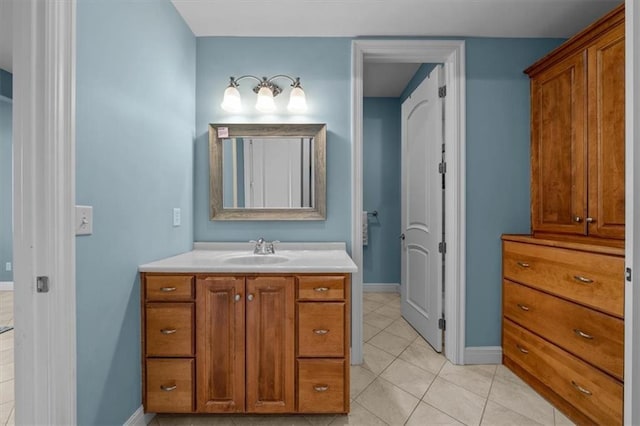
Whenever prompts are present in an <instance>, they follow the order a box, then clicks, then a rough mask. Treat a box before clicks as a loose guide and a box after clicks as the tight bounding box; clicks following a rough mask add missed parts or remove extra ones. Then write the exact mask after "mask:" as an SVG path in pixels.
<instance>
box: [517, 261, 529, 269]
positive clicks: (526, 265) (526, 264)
mask: <svg viewBox="0 0 640 426" xmlns="http://www.w3.org/2000/svg"><path fill="white" fill-rule="evenodd" d="M516 263H517V264H518V266H519V267H521V268H528V267H529V266H530V265H529V264H528V263H527V262H519V261H518V262H516Z"/></svg>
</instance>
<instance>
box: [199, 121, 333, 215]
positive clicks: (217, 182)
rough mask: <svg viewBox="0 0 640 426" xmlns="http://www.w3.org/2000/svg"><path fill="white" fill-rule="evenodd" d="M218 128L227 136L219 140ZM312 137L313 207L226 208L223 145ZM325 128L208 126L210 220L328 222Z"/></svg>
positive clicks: (306, 126) (312, 125) (299, 125)
mask: <svg viewBox="0 0 640 426" xmlns="http://www.w3.org/2000/svg"><path fill="white" fill-rule="evenodd" d="M218 128H227V129H228V135H226V136H225V137H222V138H219V137H218ZM250 136H253V137H260V136H262V137H265V136H270V137H271V136H284V137H312V138H313V140H314V142H313V161H314V179H315V184H314V194H315V198H314V202H313V207H301V208H286V209H285V208H273V209H272V208H264V209H234V208H225V207H224V206H223V196H222V188H223V181H222V179H223V178H222V141H223V140H224V139H229V138H234V137H250ZM326 143H327V125H326V124H209V202H210V216H209V218H210V220H326V217H327V213H326V211H327V207H326V199H327V183H326V180H327V172H326Z"/></svg>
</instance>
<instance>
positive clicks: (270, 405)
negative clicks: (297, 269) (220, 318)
mask: <svg viewBox="0 0 640 426" xmlns="http://www.w3.org/2000/svg"><path fill="white" fill-rule="evenodd" d="M246 288H247V302H246V309H247V328H246V333H247V336H246V337H247V338H246V341H247V364H246V388H247V411H248V412H253V413H266V412H269V413H277V412H281V413H288V412H289V413H290V412H294V411H295V392H294V390H295V388H294V386H295V377H294V374H295V358H294V356H295V346H294V332H295V323H294V310H295V282H294V279H293V277H251V278H247V287H246Z"/></svg>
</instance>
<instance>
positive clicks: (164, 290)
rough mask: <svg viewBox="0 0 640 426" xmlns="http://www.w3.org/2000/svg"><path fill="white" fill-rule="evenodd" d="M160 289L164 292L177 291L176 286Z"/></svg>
mask: <svg viewBox="0 0 640 426" xmlns="http://www.w3.org/2000/svg"><path fill="white" fill-rule="evenodd" d="M160 291H162V292H164V293H169V292H171V291H176V288H175V287H160Z"/></svg>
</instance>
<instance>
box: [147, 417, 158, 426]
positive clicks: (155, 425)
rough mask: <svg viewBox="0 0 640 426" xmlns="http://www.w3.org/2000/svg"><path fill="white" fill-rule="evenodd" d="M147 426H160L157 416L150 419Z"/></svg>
mask: <svg viewBox="0 0 640 426" xmlns="http://www.w3.org/2000/svg"><path fill="white" fill-rule="evenodd" d="M148 426H160V422H158V416H155V417H154V418H153V419H151V422H150V423H149V424H148Z"/></svg>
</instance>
